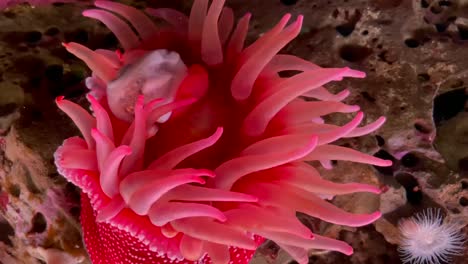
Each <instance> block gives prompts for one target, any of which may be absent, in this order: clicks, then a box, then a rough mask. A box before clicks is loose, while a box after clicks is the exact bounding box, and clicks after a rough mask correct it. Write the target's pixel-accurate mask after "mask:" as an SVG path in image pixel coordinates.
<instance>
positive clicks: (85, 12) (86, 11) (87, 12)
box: [81, 9, 92, 17]
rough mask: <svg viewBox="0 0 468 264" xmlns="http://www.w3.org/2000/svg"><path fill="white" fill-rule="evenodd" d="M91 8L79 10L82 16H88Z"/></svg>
mask: <svg viewBox="0 0 468 264" xmlns="http://www.w3.org/2000/svg"><path fill="white" fill-rule="evenodd" d="M91 10H92V9H87V10H84V11H83V12H81V15H82V16H84V17H89V16H90V13H91V12H90V11H91Z"/></svg>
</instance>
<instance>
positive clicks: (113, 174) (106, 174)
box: [99, 145, 132, 197]
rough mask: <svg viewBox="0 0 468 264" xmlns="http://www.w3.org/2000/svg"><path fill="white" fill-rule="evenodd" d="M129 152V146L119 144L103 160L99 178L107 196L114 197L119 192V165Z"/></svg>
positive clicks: (130, 151)
mask: <svg viewBox="0 0 468 264" xmlns="http://www.w3.org/2000/svg"><path fill="white" fill-rule="evenodd" d="M131 153H132V150H131V148H130V147H128V146H125V145H121V146H119V147H117V148H116V149H114V150H113V151H112V152H111V153H110V154H109V156H108V157H107V159H106V160H105V161H104V166H103V168H102V170H101V176H100V178H99V180H100V184H101V188H102V191H103V192H104V193H105V194H106V195H107V196H109V197H114V196H115V195H117V194H118V193H119V182H120V177H119V167H120V164H121V162H122V160H123V159H124V158H125V156H128V155H130V154H131Z"/></svg>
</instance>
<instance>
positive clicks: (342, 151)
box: [303, 145, 392, 167]
mask: <svg viewBox="0 0 468 264" xmlns="http://www.w3.org/2000/svg"><path fill="white" fill-rule="evenodd" d="M324 159H325V160H346V161H352V162H359V163H365V164H371V165H375V166H381V167H388V166H392V161H390V160H383V159H379V158H376V157H374V156H370V155H367V154H364V153H362V152H359V151H357V150H354V149H350V148H345V147H340V146H335V145H322V146H317V148H315V150H314V151H312V152H311V153H309V154H308V155H307V156H305V157H304V158H303V160H324Z"/></svg>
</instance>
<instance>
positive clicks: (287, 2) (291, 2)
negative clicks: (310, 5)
mask: <svg viewBox="0 0 468 264" xmlns="http://www.w3.org/2000/svg"><path fill="white" fill-rule="evenodd" d="M297 1H298V0H281V3H282V4H284V5H288V6H289V5H294V4H296V3H297Z"/></svg>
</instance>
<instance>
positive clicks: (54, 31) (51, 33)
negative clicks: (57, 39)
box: [44, 27, 60, 36]
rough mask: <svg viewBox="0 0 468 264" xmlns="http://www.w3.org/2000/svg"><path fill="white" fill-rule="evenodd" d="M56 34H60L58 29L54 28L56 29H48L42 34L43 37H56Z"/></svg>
mask: <svg viewBox="0 0 468 264" xmlns="http://www.w3.org/2000/svg"><path fill="white" fill-rule="evenodd" d="M58 33H60V29H58V28H56V27H50V28H48V29H47V30H46V31H45V32H44V35H47V36H55V35H57V34H58Z"/></svg>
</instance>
